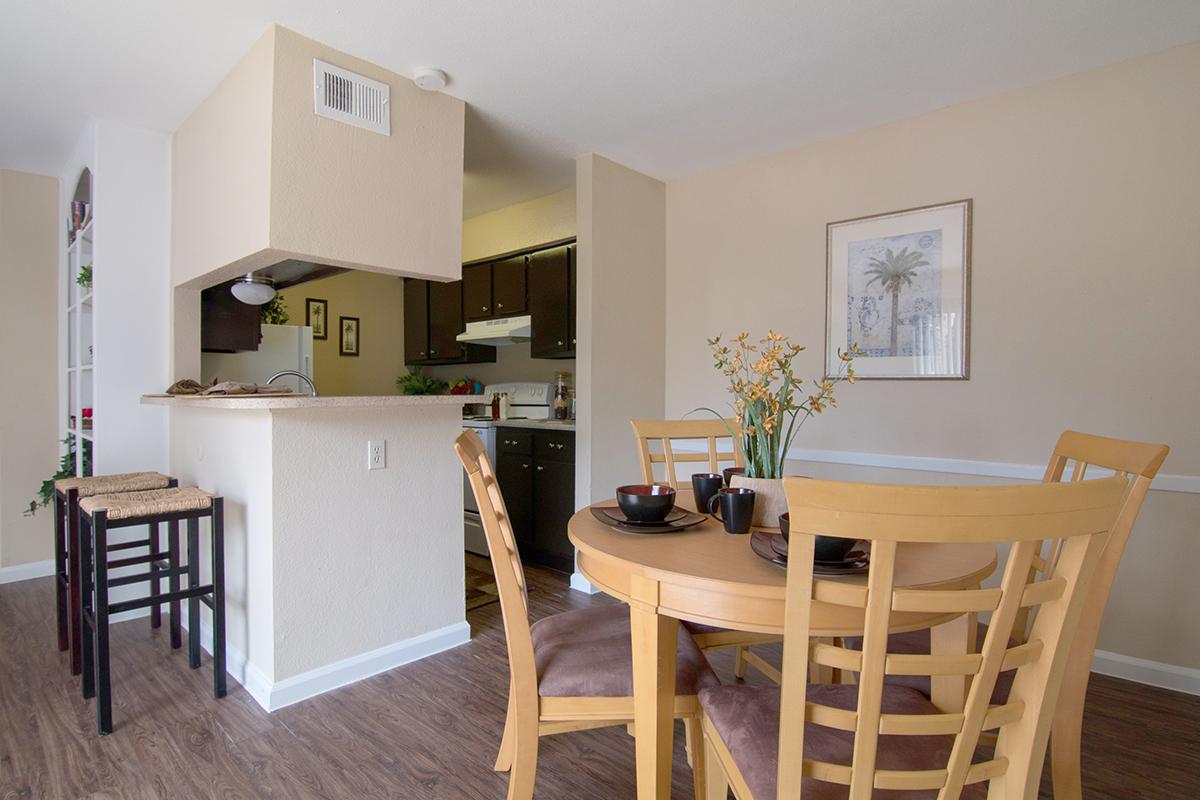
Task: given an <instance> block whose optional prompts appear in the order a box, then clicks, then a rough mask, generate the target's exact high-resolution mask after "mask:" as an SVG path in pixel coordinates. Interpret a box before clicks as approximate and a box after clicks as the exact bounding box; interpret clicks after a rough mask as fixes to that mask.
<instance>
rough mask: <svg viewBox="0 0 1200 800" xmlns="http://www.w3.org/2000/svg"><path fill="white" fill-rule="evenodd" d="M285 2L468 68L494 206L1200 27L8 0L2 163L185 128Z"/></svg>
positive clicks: (317, 31) (333, 31)
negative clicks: (96, 132) (101, 132)
mask: <svg viewBox="0 0 1200 800" xmlns="http://www.w3.org/2000/svg"><path fill="white" fill-rule="evenodd" d="M271 22H279V23H282V24H283V25H286V26H287V27H290V28H292V29H294V30H296V31H298V32H299V33H302V34H304V35H306V36H310V37H312V38H315V39H319V40H321V41H323V42H325V43H327V44H329V45H332V46H334V47H336V48H339V49H341V50H344V51H347V52H350V53H353V54H354V55H357V56H360V57H362V58H365V59H367V60H369V61H373V62H375V63H377V64H380V65H381V66H384V67H387V68H389V69H391V70H394V71H396V72H399V73H401V74H411V73H412V71H413V69H414V68H416V67H418V66H427V65H432V66H437V67H440V68H442V69H444V70H446V71H447V72H448V73H449V74H450V77H451V83H450V85H449V86H448V87H447V91H448V92H449V93H450V94H453V95H455V96H457V97H460V98H462V99H464V100H466V101H467V102H468V103H469V104H470V110H469V111H468V118H467V153H466V169H467V182H466V201H465V205H466V208H465V209H464V212H465V214H466V215H467V216H473V215H474V214H478V213H482V212H483V211H487V210H490V209H493V208H498V207H500V206H503V205H507V204H509V203H512V202H518V201H520V200H524V199H528V198H531V197H536V196H539V195H543V194H547V193H549V192H553V191H557V190H558V189H561V188H564V187H566V186H569V185H571V183H572V182H573V180H574V164H573V159H574V156H576V155H577V154H579V153H584V152H597V153H600V154H602V155H605V156H608V157H609V158H612V159H614V160H616V161H620V162H622V163H624V164H627V165H629V166H631V167H634V168H635V169H639V170H641V171H643V172H646V173H649V174H651V175H654V176H657V177H659V178H663V179H670V178H674V177H679V176H682V175H687V174H691V173H695V172H698V171H701V170H704V169H707V168H709V167H713V166H716V165H718V164H722V163H727V162H731V161H736V160H739V159H743V158H747V157H750V156H754V155H758V154H762V153H767V152H772V151H776V150H780V149H783V148H786V147H790V146H794V145H797V144H801V143H803V142H806V141H812V140H814V139H818V138H823V137H827V136H831V135H835V134H838V133H843V132H846V131H850V130H855V129H859V128H863V127H868V126H871V125H876V124H879V123H882V122H886V121H888V120H893V119H898V118H902V117H906V116H911V115H913V114H917V113H920V112H922V111H927V110H930V109H934V108H939V107H942V106H945V105H949V104H951V103H955V102H959V101H962V100H965V99H969V98H973V97H979V96H982V95H986V94H990V93H994V92H996V91H1000V90H1003V89H1007V88H1012V87H1017V86H1022V85H1027V84H1031V83H1036V82H1038V81H1042V80H1046V79H1049V78H1052V77H1055V76H1058V75H1064V74H1068V73H1071V72H1076V71H1079V70H1083V69H1086V68H1088V67H1092V66H1097V65H1100V64H1105V63H1111V62H1114V61H1119V60H1122V59H1126V58H1130V57H1132V56H1136V55H1140V54H1143V53H1149V52H1153V51H1155V50H1162V49H1165V48H1167V47H1171V46H1173V45H1177V44H1183V43H1186V42H1190V41H1195V40H1200V2H1197V0H891V1H890V2H885V1H884V0H873V1H872V0H841V1H840V2H838V0H790V1H789V0H742V2H731V1H730V0H602V1H601V2H596V0H506V1H505V2H496V1H491V2H484V1H483V0H475V1H474V2H469V1H468V0H438V1H437V2H433V1H431V0H424V1H422V0H324V2H321V1H320V0H203V2H176V0H71V2H66V1H65V0H0V70H2V71H3V72H2V74H3V75H4V76H5V77H4V78H3V79H2V80H0V165H3V166H5V167H10V168H16V169H26V170H31V171H36V172H46V173H51V174H54V173H57V172H58V170H59V169H60V168H61V167H62V165H63V163H64V162H65V160H66V158H67V156H68V154H69V152H70V150H71V148H72V146H73V144H74V142H75V139H76V137H77V135H78V133H79V130H80V128H81V126H82V125H83V122H84V120H86V119H87V118H88V117H89V116H99V117H105V118H109V119H115V120H120V121H124V122H128V123H130V124H135V125H140V126H144V127H149V128H154V129H159V130H164V131H169V130H173V129H174V128H175V127H176V126H177V125H178V124H179V123H180V122H181V121H182V120H183V119H184V118H185V117H186V116H187V114H188V113H189V112H190V111H191V110H192V109H193V108H194V107H195V106H196V105H197V104H198V103H199V101H200V100H201V99H202V98H203V97H204V96H205V95H206V94H207V93H208V92H209V91H211V90H212V88H213V87H214V86H215V85H216V83H217V81H218V80H219V79H220V78H221V77H222V76H223V75H224V74H225V73H226V72H227V71H228V70H229V69H230V68H231V67H232V66H233V64H234V63H235V62H236V61H237V60H238V58H239V57H240V56H241V55H242V54H243V53H244V52H245V51H246V50H247V49H248V48H249V47H250V45H251V44H252V43H253V42H254V41H255V40H256V39H257V38H258V37H259V36H260V35H261V34H262V32H263V31H264V30H265V29H266V27H267V25H268V24H269V23H271ZM1198 78H1200V76H1198Z"/></svg>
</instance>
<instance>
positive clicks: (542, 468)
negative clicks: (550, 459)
mask: <svg viewBox="0 0 1200 800" xmlns="http://www.w3.org/2000/svg"><path fill="white" fill-rule="evenodd" d="M544 469H545V467H543V466H542V465H541V464H538V472H541V471H542V470H544Z"/></svg>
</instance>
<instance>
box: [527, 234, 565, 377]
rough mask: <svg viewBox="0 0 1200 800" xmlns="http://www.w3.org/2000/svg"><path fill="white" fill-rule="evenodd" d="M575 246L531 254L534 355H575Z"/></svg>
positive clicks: (531, 349) (530, 310)
mask: <svg viewBox="0 0 1200 800" xmlns="http://www.w3.org/2000/svg"><path fill="white" fill-rule="evenodd" d="M573 249H574V248H573V247H568V246H563V247H553V248H550V249H548V250H542V251H539V252H536V253H533V254H532V255H530V256H529V314H530V316H531V317H532V318H533V319H532V322H533V340H532V341H531V342H530V345H529V354H530V355H531V356H532V357H533V358H574V357H575V335H574V324H573V323H574V319H575V293H574V292H573V291H572V286H573V284H574V280H573V278H572V275H571V271H572V269H571V267H572V263H571V262H572V259H571V256H572V254H573V253H572V251H573Z"/></svg>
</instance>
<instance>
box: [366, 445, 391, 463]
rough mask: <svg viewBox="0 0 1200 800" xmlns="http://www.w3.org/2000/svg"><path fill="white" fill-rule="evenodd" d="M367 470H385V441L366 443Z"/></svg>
mask: <svg viewBox="0 0 1200 800" xmlns="http://www.w3.org/2000/svg"><path fill="white" fill-rule="evenodd" d="M367 469H387V441H385V440H383V439H379V440H378V441H373V442H367Z"/></svg>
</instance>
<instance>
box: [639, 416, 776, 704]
mask: <svg viewBox="0 0 1200 800" xmlns="http://www.w3.org/2000/svg"><path fill="white" fill-rule="evenodd" d="M630 424H631V425H632V426H633V435H634V439H635V440H636V442H637V451H638V458H639V460H640V461H641V465H642V482H643V483H661V484H664V485H666V486H670V487H672V488H674V489H691V488H692V478H691V475H692V473H691V472H688V474H687V476H686V477H684V479H683V480H682V481H681V480H680V479H679V473H678V472H677V471H676V469H675V467H676V465H677V464H689V465H693V464H704V465H705V466H706V467H707V468H708V471H709V472H715V473H719V472H721V468H722V467H721V465H722V464H725V465H728V466H735V467H743V466H745V461H744V460H743V458H742V453H741V451H740V450H738V449H737V448H736V447H734V446H733V436H732V435H731V434H730V431H732V430H735V429H736V426H737V423H736V421H735V420H732V419H725V420H722V419H635V420H630ZM684 441H690V442H693V443H697V444H698V443H700V442H703V444H704V450H703V452H701V451H699V450H693V449H691V448H689V449H687V450H684V451H682V452H678V451H676V450H675V444H676V443H678V442H684ZM656 464H662V465H663V479H662V480H659V479H658V478H657V477H656V476H655V474H654V467H655V465H656ZM682 625H683V627H684V628H685V629H686V630H687V632H688V633H690V634H691V635H692V639H693V640H694V641H695V642H696V644H697V646H699V647H700V649H701V650H705V651H708V650H723V649H727V648H736V652H735V655H734V664H733V671H734V674H735V675H737V677H739V678H744V677H746V667H747V666H752V667H754V668H755V669H757V670H758V671H759V672H761V673H762V674H763V675H766V676H767V677H768V678H770V679H771V680H773V681H775V682H776V683H778V682H779V670H777V669H775V667H774V666H772V665H771V664H770V663H768V662H767V661H766V660H764V659H763V658H762V657H761V656H759V655H758V654H757V653H754V652H753V651H751V650H750V646H751V645H755V644H773V643H776V642H779V641H780V638H779V637H778V636H774V635H771V634H766V633H750V632H747V631H732V630H728V629H726V628H716V627H713V626H712V625H703V624H701V623H698V622H688V621H687V620H684V621H683V623H682Z"/></svg>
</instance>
